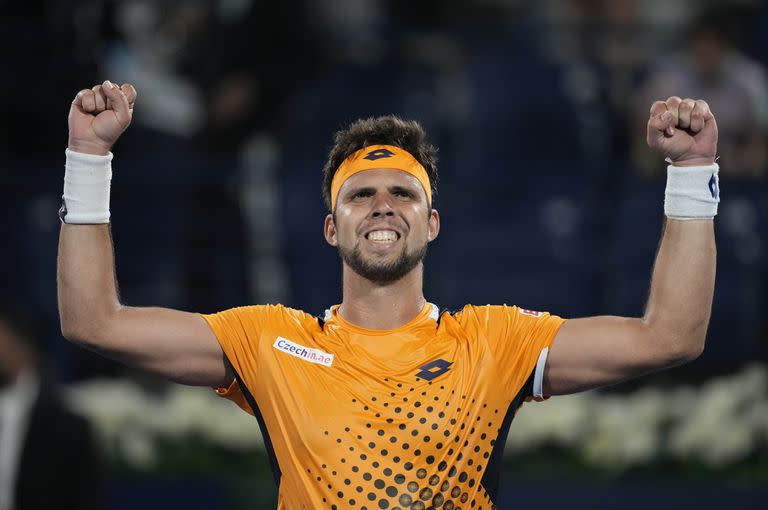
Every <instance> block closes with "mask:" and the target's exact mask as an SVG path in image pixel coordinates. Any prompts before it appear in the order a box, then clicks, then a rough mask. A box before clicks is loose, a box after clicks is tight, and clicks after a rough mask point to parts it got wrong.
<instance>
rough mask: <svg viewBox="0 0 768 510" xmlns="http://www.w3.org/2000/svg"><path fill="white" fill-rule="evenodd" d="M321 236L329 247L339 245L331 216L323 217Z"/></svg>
mask: <svg viewBox="0 0 768 510" xmlns="http://www.w3.org/2000/svg"><path fill="white" fill-rule="evenodd" d="M323 235H324V236H325V240H326V242H327V243H328V244H330V245H331V246H338V245H339V240H338V239H337V237H336V223H334V221H333V215H332V214H329V215H327V216H326V217H325V222H324V223H323Z"/></svg>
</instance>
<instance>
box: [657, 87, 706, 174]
mask: <svg viewBox="0 0 768 510" xmlns="http://www.w3.org/2000/svg"><path fill="white" fill-rule="evenodd" d="M646 140H647V141H648V146H649V147H651V148H652V149H655V150H656V151H658V152H660V153H661V154H663V155H664V156H665V157H668V158H669V159H670V160H671V161H672V164H673V165H675V166H703V165H711V164H712V163H714V162H715V155H716V154H717V123H716V122H715V116H714V115H712V112H711V111H710V110H709V105H708V104H707V103H706V101H702V100H701V99H698V100H694V99H687V98H686V99H680V98H679V97H677V96H672V97H670V98H669V99H667V100H666V101H656V102H655V103H653V105H651V118H650V119H648V136H647V138H646Z"/></svg>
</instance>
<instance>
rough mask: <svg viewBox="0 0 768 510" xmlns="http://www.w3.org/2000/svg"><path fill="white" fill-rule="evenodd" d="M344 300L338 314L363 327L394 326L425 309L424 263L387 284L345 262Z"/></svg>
mask: <svg viewBox="0 0 768 510" xmlns="http://www.w3.org/2000/svg"><path fill="white" fill-rule="evenodd" d="M343 272H344V276H343V286H344V289H343V300H342V302H341V306H340V307H339V310H338V313H339V314H340V315H341V316H342V317H343V318H344V319H345V320H346V321H348V322H351V323H352V324H354V325H356V326H360V327H362V328H366V329H381V330H387V329H397V328H399V327H401V326H403V325H405V324H407V323H408V322H410V321H411V320H413V319H414V318H415V317H416V316H417V315H419V313H421V311H422V310H423V309H424V305H425V304H426V299H424V291H423V277H424V265H423V264H421V263H420V264H419V265H417V266H416V267H415V268H413V270H412V271H411V272H410V273H408V274H407V275H405V276H404V277H402V278H401V279H400V280H397V281H395V282H392V283H388V284H378V283H375V282H372V281H370V280H367V279H365V278H363V277H362V276H360V275H359V274H357V273H355V272H354V271H352V270H351V269H350V268H349V267H348V266H347V265H346V264H344V269H343Z"/></svg>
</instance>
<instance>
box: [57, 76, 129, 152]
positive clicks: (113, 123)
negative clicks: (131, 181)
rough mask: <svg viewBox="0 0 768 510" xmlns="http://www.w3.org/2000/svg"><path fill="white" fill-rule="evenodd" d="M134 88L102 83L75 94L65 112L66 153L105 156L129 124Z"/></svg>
mask: <svg viewBox="0 0 768 510" xmlns="http://www.w3.org/2000/svg"><path fill="white" fill-rule="evenodd" d="M135 101H136V89H135V88H133V85H131V84H129V83H126V84H124V85H122V86H120V87H118V86H117V85H115V84H114V83H112V82H110V81H109V80H106V81H104V83H102V84H101V85H96V86H95V87H93V88H91V89H83V90H81V91H80V92H78V93H77V96H75V100H74V101H72V106H71V107H70V109H69V147H68V148H69V150H72V151H75V152H82V153H85V154H96V155H99V156H106V155H107V153H108V152H109V150H110V149H111V148H112V145H113V144H114V143H115V142H116V141H117V139H118V138H119V137H120V135H121V134H122V132H123V131H125V130H126V128H127V127H128V126H129V125H130V123H131V117H132V116H133V104H134V102H135Z"/></svg>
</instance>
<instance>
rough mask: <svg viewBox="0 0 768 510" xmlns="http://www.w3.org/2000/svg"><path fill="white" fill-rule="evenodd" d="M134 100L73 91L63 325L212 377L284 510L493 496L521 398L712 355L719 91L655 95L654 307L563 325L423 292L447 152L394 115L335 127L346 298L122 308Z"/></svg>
mask: <svg viewBox="0 0 768 510" xmlns="http://www.w3.org/2000/svg"><path fill="white" fill-rule="evenodd" d="M135 99H136V91H135V90H134V88H133V87H132V86H131V85H127V84H126V85H123V86H122V87H118V86H116V85H114V84H112V83H110V82H109V81H105V82H104V83H103V84H101V85H97V86H95V87H93V88H92V89H85V90H82V91H80V92H79V93H78V94H77V96H76V97H75V99H74V101H73V103H72V107H71V110H70V114H69V148H68V149H67V153H66V154H67V161H66V173H65V180H64V197H63V202H64V203H63V206H62V210H61V220H62V222H63V224H62V227H61V238H60V244H59V260H58V293H59V294H58V295H59V308H60V315H61V328H62V331H63V333H64V335H65V336H66V337H67V338H68V339H70V340H71V341H73V342H77V343H79V344H81V345H83V346H85V347H88V348H90V349H94V350H96V351H98V352H101V353H103V354H104V355H105V356H109V357H111V358H114V359H116V360H118V361H121V362H124V363H127V364H130V365H134V366H138V367H141V368H143V369H145V370H148V371H151V372H154V373H157V374H160V375H162V376H165V377H167V378H168V379H171V380H173V381H177V382H180V383H184V384H192V385H201V386H212V387H214V388H216V391H217V392H218V393H219V394H220V395H222V396H224V397H226V398H229V399H232V400H233V401H235V402H236V403H237V404H238V405H240V406H241V407H242V408H243V409H244V410H246V411H247V412H249V413H251V414H253V415H254V416H255V417H256V419H257V420H258V422H259V426H260V427H261V430H262V433H263V435H264V440H265V445H266V448H267V451H268V453H269V456H270V459H271V462H272V468H273V472H274V476H275V482H276V483H277V484H278V487H279V497H278V499H279V503H278V507H279V508H287V509H296V508H360V509H377V508H378V509H387V508H389V509H395V508H410V509H417V510H418V509H425V508H438V507H441V508H445V509H457V508H493V507H494V505H495V503H496V501H497V489H498V475H499V466H500V461H501V456H502V450H503V447H504V443H505V438H506V435H507V431H508V429H509V426H510V423H511V421H512V418H513V416H514V414H515V412H516V410H517V409H518V408H519V406H520V405H521V403H522V402H523V401H524V400H526V399H529V398H532V399H542V398H546V397H547V396H549V395H562V394H566V393H573V392H577V391H582V390H586V389H589V388H595V387H598V386H604V385H607V384H612V383H616V382H619V381H622V380H625V379H629V378H631V377H634V376H638V375H640V374H644V373H647V372H651V371H653V370H658V369H661V368H665V367H670V366H673V365H677V364H680V363H683V362H686V361H689V360H692V359H694V358H696V357H697V356H698V355H699V354H700V353H701V352H702V349H703V348H704V338H705V334H706V330H707V323H708V322H709V315H710V309H711V305H712V292H713V286H714V278H715V241H714V229H713V217H714V216H715V214H716V213H717V204H718V202H719V198H718V178H717V173H718V166H717V165H716V164H715V152H716V144H717V127H716V124H715V119H714V117H713V116H712V113H711V112H710V111H709V108H708V106H707V103H705V102H704V101H701V100H697V101H694V100H692V99H680V98H678V97H670V98H669V99H667V100H666V101H657V102H655V103H654V104H653V106H652V107H651V112H650V120H649V121H648V143H649V144H650V146H651V147H653V148H654V149H656V150H657V151H658V152H659V153H660V154H661V155H662V156H664V157H667V158H668V159H669V161H670V162H671V164H670V166H669V169H668V181H667V190H666V197H665V203H664V211H665V214H666V216H667V221H666V227H665V229H664V233H663V237H662V242H661V246H660V248H659V251H658V255H657V257H656V263H655V267H654V271H653V277H652V280H651V292H650V297H649V300H648V305H647V309H646V311H645V315H644V316H643V317H642V318H629V317H609V316H601V317H589V318H581V319H571V320H567V321H565V320H563V319H561V318H559V317H557V316H554V315H550V314H548V313H544V312H534V311H530V310H525V309H522V308H518V307H516V306H491V305H485V306H475V305H466V306H465V307H464V308H463V309H462V310H460V311H458V312H456V313H449V312H443V313H440V311H439V310H438V308H437V307H436V306H435V305H433V304H431V303H429V302H428V301H427V300H426V299H425V298H424V294H423V291H422V274H423V264H422V258H423V256H424V253H425V251H426V247H427V244H428V243H429V242H430V241H432V240H434V239H435V238H436V237H437V235H438V233H439V231H440V216H439V215H438V212H437V211H436V210H435V209H434V208H433V207H432V196H433V193H434V191H435V182H436V177H437V171H436V166H435V163H436V158H435V149H434V148H433V147H432V146H430V145H428V144H427V143H426V141H425V136H424V132H423V130H422V129H421V127H420V126H419V125H418V124H417V123H415V122H405V121H402V120H400V119H398V118H395V117H382V118H378V119H369V120H363V121H358V122H356V123H354V124H352V125H351V126H349V127H348V128H347V129H346V130H343V131H341V132H339V133H337V134H336V138H335V146H334V147H333V149H332V150H331V153H330V155H329V159H328V163H327V164H326V168H325V181H324V189H325V198H326V202H327V204H328V207H329V210H330V214H328V216H326V218H325V225H324V228H325V239H326V241H327V242H328V244H330V245H331V246H335V247H337V248H338V250H339V252H340V253H341V256H342V260H343V298H342V302H341V304H340V305H336V306H332V307H330V308H329V310H327V311H326V313H325V315H324V317H321V318H318V317H314V316H312V315H310V314H308V313H305V312H303V311H300V310H294V309H291V308H288V307H285V306H283V305H265V306H247V307H243V308H236V309H232V310H227V311H224V312H221V313H218V314H214V315H198V314H194V313H187V312H181V311H176V310H169V309H164V308H135V307H130V306H126V305H123V304H121V303H120V301H119V298H118V294H117V289H116V283H115V272H114V261H113V253H112V242H111V239H110V230H109V220H110V212H109V189H110V177H111V160H112V154H111V153H110V148H111V147H112V145H113V144H114V143H115V141H116V140H117V139H118V137H119V136H120V134H121V133H122V132H123V131H124V130H125V129H126V128H127V127H128V125H129V124H130V122H131V115H132V111H133V105H134V101H135ZM147 185H151V183H147ZM158 221H160V220H158Z"/></svg>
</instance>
